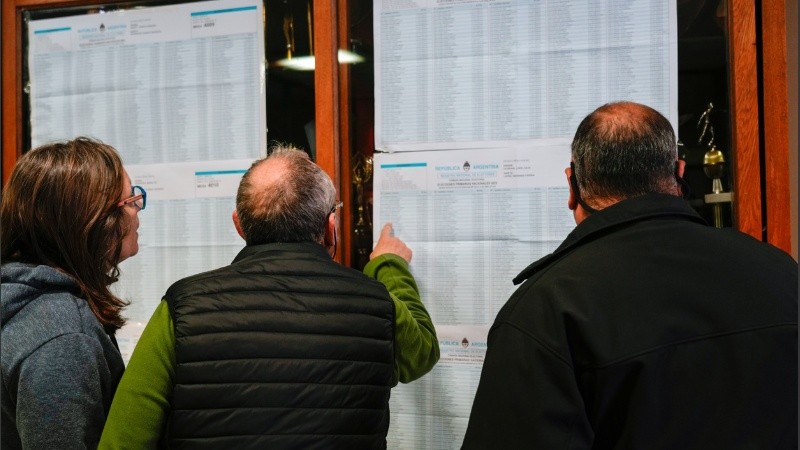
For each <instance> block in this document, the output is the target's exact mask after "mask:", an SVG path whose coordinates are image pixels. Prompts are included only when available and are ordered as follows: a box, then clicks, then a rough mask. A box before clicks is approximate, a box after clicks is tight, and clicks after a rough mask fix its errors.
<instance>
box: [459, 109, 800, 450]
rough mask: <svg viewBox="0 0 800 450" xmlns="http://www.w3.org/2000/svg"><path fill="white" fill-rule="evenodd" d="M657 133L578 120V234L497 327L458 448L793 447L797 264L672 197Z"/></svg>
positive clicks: (627, 112)
mask: <svg viewBox="0 0 800 450" xmlns="http://www.w3.org/2000/svg"><path fill="white" fill-rule="evenodd" d="M683 169H684V162H683V161H680V160H678V154H677V151H676V145H675V135H674V133H673V130H672V127H671V125H670V123H669V122H668V121H667V119H666V118H664V117H663V116H662V115H661V114H659V113H658V112H656V111H655V110H653V109H651V108H649V107H647V106H644V105H640V104H636V103H629V102H620V103H612V104H608V105H604V106H602V107H600V108H598V109H597V110H596V111H594V112H593V113H591V114H590V115H589V116H588V117H586V118H585V119H584V120H583V122H581V124H580V126H579V127H578V130H577V132H576V133H575V139H574V141H573V143H572V164H571V165H570V168H568V169H566V175H567V179H568V182H569V185H570V196H569V202H568V205H569V208H570V209H571V210H572V211H573V212H574V216H575V221H576V223H577V224H578V225H577V227H576V228H575V229H574V231H573V232H572V233H570V235H569V236H567V238H566V240H565V241H564V242H563V243H562V244H561V245H560V246H559V247H558V248H557V249H556V250H555V251H554V252H553V253H552V254H550V255H547V256H545V257H544V258H542V259H540V260H539V261H537V262H535V263H533V264H531V265H530V266H529V267H528V268H526V269H525V270H524V271H522V273H520V274H519V275H518V276H517V278H516V279H515V280H514V282H515V283H523V284H522V286H520V287H519V289H518V290H517V291H516V292H515V293H514V294H513V296H512V297H511V298H510V299H509V301H508V302H507V303H506V304H505V306H504V307H503V308H502V310H501V311H500V312H499V313H498V315H497V318H496V320H495V323H494V325H493V326H492V329H491V331H490V334H489V346H488V351H487V354H486V359H485V361H484V366H483V372H482V375H481V380H480V384H479V386H478V390H477V393H476V396H475V401H474V404H473V407H472V414H471V416H470V419H469V425H468V427H467V432H466V437H465V439H464V442H463V447H462V448H464V449H482V450H483V449H489V448H495V449H504V450H508V449H523V448H524V449H673V450H674V449H766V448H769V449H778V448H780V449H783V448H797V394H798V391H797V381H798V380H797V350H798V349H797V282H798V278H797V263H796V262H795V261H794V260H793V259H792V258H791V257H789V256H788V255H787V254H785V253H784V252H782V251H780V250H778V249H776V248H774V247H772V246H770V245H768V244H765V243H762V242H759V241H757V240H755V239H753V238H751V237H749V236H747V235H744V234H743V233H740V232H738V231H735V230H732V229H722V230H721V229H717V228H713V227H710V226H708V225H707V224H706V223H704V221H703V220H702V219H701V218H700V217H699V216H698V215H697V214H696V213H695V212H694V211H693V210H692V209H691V208H690V207H689V205H688V204H687V203H686V202H685V201H684V200H683V199H682V198H681V185H682V180H681V179H680V177H681V176H682V174H683Z"/></svg>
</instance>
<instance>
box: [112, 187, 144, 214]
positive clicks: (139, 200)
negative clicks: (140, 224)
mask: <svg viewBox="0 0 800 450" xmlns="http://www.w3.org/2000/svg"><path fill="white" fill-rule="evenodd" d="M131 194H133V195H131V196H130V197H128V198H126V199H125V200H122V201H121V202H119V203H117V206H118V207H123V206H125V205H130V204H133V206H135V207H136V209H137V210H139V211H141V210H143V209H144V207H145V206H147V192H146V191H145V190H144V188H143V187H141V186H133V187H132V188H131Z"/></svg>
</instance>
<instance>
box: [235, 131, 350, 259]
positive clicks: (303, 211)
mask: <svg viewBox="0 0 800 450" xmlns="http://www.w3.org/2000/svg"><path fill="white" fill-rule="evenodd" d="M262 166H263V167H262ZM267 171H272V172H267ZM335 204H336V188H335V187H334V185H333V182H332V181H331V179H330V177H329V176H328V174H327V173H325V171H323V170H322V169H321V168H320V167H319V166H318V165H316V164H315V163H314V162H313V161H311V159H309V157H308V154H307V153H306V152H304V151H303V150H300V149H298V148H296V147H293V146H291V145H287V144H275V145H274V146H273V147H271V148H270V152H269V156H267V157H266V158H263V159H260V160H258V161H256V162H254V163H253V165H252V166H250V169H249V170H248V171H247V172H246V173H245V174H244V176H243V177H242V181H241V183H240V184H239V190H238V192H237V194H236V211H237V214H238V215H239V224H240V225H241V228H242V233H243V234H244V238H245V241H246V242H247V245H259V244H267V243H273V242H317V243H322V242H323V240H324V236H325V227H326V224H327V221H328V216H329V215H330V213H331V211H332V210H333V208H334V205H335Z"/></svg>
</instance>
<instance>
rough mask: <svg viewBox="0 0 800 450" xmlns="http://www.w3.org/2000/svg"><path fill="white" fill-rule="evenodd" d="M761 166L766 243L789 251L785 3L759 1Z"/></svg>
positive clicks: (776, 0) (790, 231) (790, 242)
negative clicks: (761, 108) (764, 184)
mask: <svg viewBox="0 0 800 450" xmlns="http://www.w3.org/2000/svg"><path fill="white" fill-rule="evenodd" d="M761 42H762V52H763V53H762V65H763V69H762V74H763V77H764V81H763V94H762V95H763V99H764V115H763V117H764V124H763V127H764V166H765V178H766V181H767V183H766V193H765V194H766V195H765V203H766V206H767V217H766V226H767V242H769V243H771V244H773V245H775V246H776V247H779V248H781V249H783V250H784V251H786V252H787V253H791V252H792V230H791V217H790V216H791V211H790V205H791V203H790V202H791V200H790V199H789V91H788V88H787V85H786V5H785V2H784V1H783V0H770V1H765V2H761Z"/></svg>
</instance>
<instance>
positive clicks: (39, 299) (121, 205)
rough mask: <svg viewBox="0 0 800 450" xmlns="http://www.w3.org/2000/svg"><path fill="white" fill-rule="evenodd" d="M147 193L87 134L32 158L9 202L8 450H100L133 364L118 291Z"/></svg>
mask: <svg viewBox="0 0 800 450" xmlns="http://www.w3.org/2000/svg"><path fill="white" fill-rule="evenodd" d="M145 195H146V194H145V192H144V190H142V189H141V188H139V187H138V186H137V187H132V186H131V181H130V178H129V177H128V174H127V172H126V171H125V169H124V168H123V167H122V161H121V160H120V157H119V155H118V154H117V152H116V150H114V148H113V147H111V146H109V145H106V144H103V143H101V142H99V141H96V140H92V139H89V138H83V137H80V138H77V139H74V140H72V141H67V142H57V143H51V144H46V145H43V146H41V147H38V148H36V149H33V150H31V151H29V152H27V153H25V154H24V155H23V156H22V157H21V158H20V159H19V160H18V162H17V164H16V166H15V167H14V171H13V172H12V174H11V178H10V179H9V181H8V184H7V185H6V186H5V189H4V191H3V198H2V204H1V205H0V248H1V250H0V258H1V259H0V260H2V266H1V267H0V274H1V275H2V284H0V303H2V310H1V311H0V316H1V318H2V325H1V326H0V331H1V332H2V336H0V340H2V378H1V379H0V387H2V390H1V391H0V398H1V399H2V400H1V401H2V415H1V417H2V423H0V429H2V439H1V442H2V443H1V444H0V447H2V448H3V449H6V448H36V449H50V448H58V449H65V448H96V446H97V442H98V441H99V439H100V434H101V432H102V429H103V425H104V423H105V420H106V414H107V413H108V409H109V407H110V405H111V400H112V397H113V396H114V392H115V390H116V388H117V384H118V383H119V379H120V377H121V376H122V372H123V371H124V369H125V366H124V364H123V361H122V357H121V355H120V352H119V348H118V346H117V343H116V340H115V339H114V332H115V331H116V330H117V329H119V328H120V327H121V326H122V325H123V324H124V323H125V321H124V319H123V318H122V316H121V314H120V313H121V310H122V308H123V307H124V306H126V305H127V303H126V302H125V301H123V300H122V299H120V298H118V297H116V296H115V295H114V294H113V293H111V291H110V290H109V286H110V285H111V284H112V283H114V282H115V281H117V278H118V276H119V268H118V264H119V263H120V262H121V261H123V260H125V259H126V258H129V257H131V256H133V255H135V254H136V253H137V252H138V250H139V244H138V236H139V235H138V231H137V229H138V228H139V218H138V212H139V211H140V210H141V209H144V206H145V201H146V197H145Z"/></svg>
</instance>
